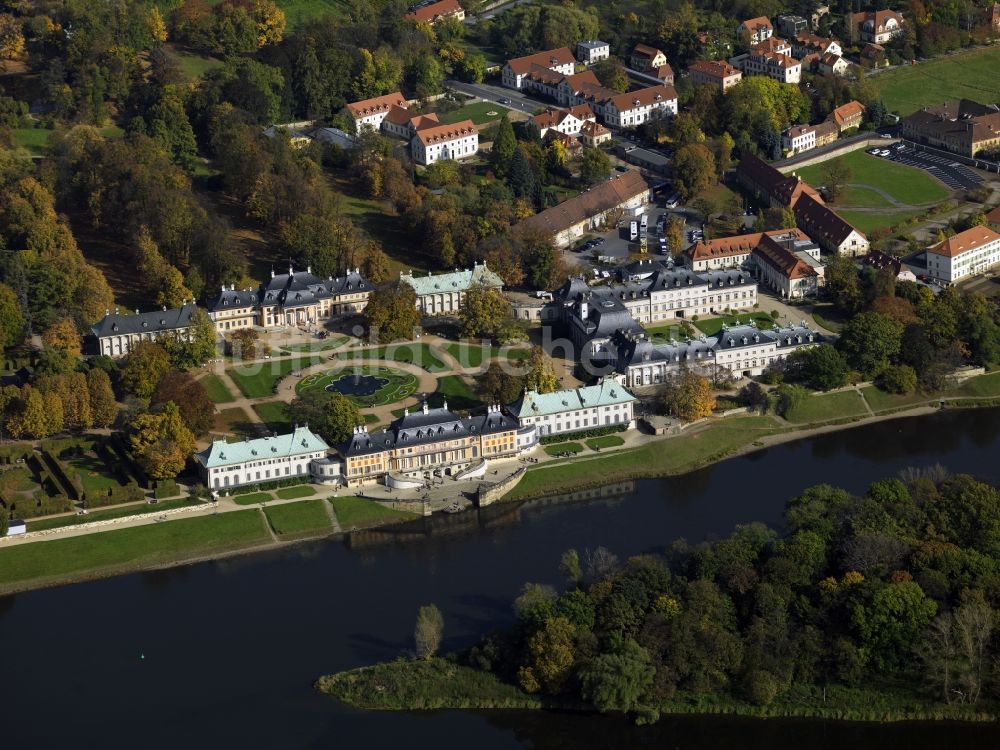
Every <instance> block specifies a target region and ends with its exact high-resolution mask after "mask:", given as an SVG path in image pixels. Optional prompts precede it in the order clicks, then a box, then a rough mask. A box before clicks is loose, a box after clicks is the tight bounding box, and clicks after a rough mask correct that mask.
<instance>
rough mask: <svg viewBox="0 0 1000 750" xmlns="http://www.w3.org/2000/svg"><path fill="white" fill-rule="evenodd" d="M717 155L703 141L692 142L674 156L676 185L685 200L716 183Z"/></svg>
mask: <svg viewBox="0 0 1000 750" xmlns="http://www.w3.org/2000/svg"><path fill="white" fill-rule="evenodd" d="M715 179H716V173H715V155H714V154H713V153H712V150H711V149H710V148H708V147H707V146H705V145H703V144H701V143H691V144H688V145H687V146H684V147H682V148H680V149H678V150H677V153H676V155H675V156H674V185H675V186H676V188H677V192H678V193H680V195H681V197H682V198H684V199H685V200H690V199H691V198H693V197H694V196H696V195H697V194H698V193H701V192H704V191H705V190H707V189H708V188H709V187H711V186H712V185H713V184H714V183H715Z"/></svg>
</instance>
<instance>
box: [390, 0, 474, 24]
mask: <svg viewBox="0 0 1000 750" xmlns="http://www.w3.org/2000/svg"><path fill="white" fill-rule="evenodd" d="M462 10H463V9H462V6H461V5H459V4H458V0H438V2H436V3H431V4H430V5H425V6H423V7H422V8H417V9H416V10H414V11H411V12H409V13H407V14H406V15H405V16H403V18H405V19H407V20H408V21H428V22H430V23H434V21H436V20H437V19H439V18H444V17H445V16H453V15H455V14H457V13H461V12H462Z"/></svg>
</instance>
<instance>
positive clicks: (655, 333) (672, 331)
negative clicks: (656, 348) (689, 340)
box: [646, 325, 684, 341]
mask: <svg viewBox="0 0 1000 750" xmlns="http://www.w3.org/2000/svg"><path fill="white" fill-rule="evenodd" d="M646 333H648V334H649V337H650V338H652V339H657V340H659V341H669V340H670V339H673V340H674V341H680V340H681V339H683V338H684V329H683V328H681V327H680V326H678V325H666V326H656V327H655V328H647V329H646Z"/></svg>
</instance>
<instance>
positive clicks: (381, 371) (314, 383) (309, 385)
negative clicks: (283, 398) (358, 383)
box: [295, 365, 419, 409]
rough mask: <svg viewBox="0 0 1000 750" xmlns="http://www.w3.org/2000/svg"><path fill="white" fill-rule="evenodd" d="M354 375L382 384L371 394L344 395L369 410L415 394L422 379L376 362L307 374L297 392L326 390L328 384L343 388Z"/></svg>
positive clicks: (298, 385)
mask: <svg viewBox="0 0 1000 750" xmlns="http://www.w3.org/2000/svg"><path fill="white" fill-rule="evenodd" d="M354 376H360V377H363V378H364V377H371V378H376V379H377V380H378V381H379V382H380V383H381V385H379V387H378V388H377V389H376V390H375V391H374V392H373V393H371V394H369V395H360V394H359V395H351V394H345V395H346V396H347V397H348V398H349V399H351V401H353V402H354V403H355V404H356V405H357V406H358V408H360V409H370V408H372V407H374V406H386V405H388V404H394V403H396V402H398V401H402V400H403V399H406V398H409V397H410V396H412V395H413V394H414V393H415V392H416V390H417V386H418V385H419V382H418V381H417V377H416V376H415V375H412V374H411V373H408V372H403V371H402V370H397V369H396V368H395V367H380V366H375V365H347V366H343V365H342V366H340V367H338V368H336V369H332V370H324V371H322V372H315V373H313V374H312V375H307V376H306V377H304V378H303V379H302V380H300V381H299V382H298V383H297V384H296V386H295V392H296V393H305V392H306V391H314V390H321V389H325V388H326V387H327V386H330V385H333V384H336V383H343V384H344V385H341V386H340V387H349V386H350V385H351V383H352V379H353V378H354Z"/></svg>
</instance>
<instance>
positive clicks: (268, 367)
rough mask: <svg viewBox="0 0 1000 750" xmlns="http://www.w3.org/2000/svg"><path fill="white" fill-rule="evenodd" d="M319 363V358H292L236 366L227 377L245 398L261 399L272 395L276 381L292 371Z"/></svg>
mask: <svg viewBox="0 0 1000 750" xmlns="http://www.w3.org/2000/svg"><path fill="white" fill-rule="evenodd" d="M321 361H322V360H321V359H320V358H319V357H310V358H309V359H304V358H298V357H293V358H291V359H272V360H271V361H270V362H263V363H260V364H250V365H237V366H236V367H232V368H230V369H229V377H231V378H232V379H233V382H234V383H236V387H237V388H239V389H240V392H241V393H242V394H243V395H244V396H246V397H247V398H263V397H264V396H270V395H272V394H273V393H274V388H275V386H276V385H277V384H278V381H279V380H281V379H282V378H284V377H285V376H286V375H288V374H289V373H291V372H292V371H294V370H302V369H304V368H306V367H309V366H311V365H315V364H319V363H320V362H321Z"/></svg>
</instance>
